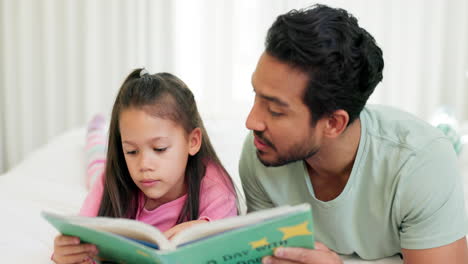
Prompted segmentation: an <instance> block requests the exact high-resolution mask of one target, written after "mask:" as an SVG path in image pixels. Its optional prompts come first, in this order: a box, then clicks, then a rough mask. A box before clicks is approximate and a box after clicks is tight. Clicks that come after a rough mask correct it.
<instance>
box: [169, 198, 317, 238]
mask: <svg viewBox="0 0 468 264" xmlns="http://www.w3.org/2000/svg"><path fill="white" fill-rule="evenodd" d="M309 207H310V206H309V205H308V204H306V205H304V204H302V205H297V206H289V205H286V206H281V207H276V208H272V209H267V210H262V211H257V212H252V213H249V214H247V215H243V216H234V217H230V218H225V219H221V220H216V221H213V222H208V223H205V224H199V225H194V226H191V227H189V228H187V229H185V230H182V231H181V232H180V233H178V234H177V235H175V237H174V238H173V239H172V240H171V242H172V243H173V244H174V245H175V246H178V245H181V244H185V243H187V242H190V241H193V240H197V239H200V238H203V237H207V236H211V235H214V234H217V233H221V232H225V231H228V230H232V229H236V228H240V227H243V226H247V225H251V224H255V223H259V222H262V221H265V220H267V219H271V218H276V217H280V216H284V215H287V214H290V213H293V212H298V211H307V210H308V209H309Z"/></svg>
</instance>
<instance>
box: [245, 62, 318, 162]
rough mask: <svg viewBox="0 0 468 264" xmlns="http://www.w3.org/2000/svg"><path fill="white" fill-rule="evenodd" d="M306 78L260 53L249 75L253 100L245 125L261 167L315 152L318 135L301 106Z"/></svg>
mask: <svg viewBox="0 0 468 264" xmlns="http://www.w3.org/2000/svg"><path fill="white" fill-rule="evenodd" d="M308 80H309V78H308V76H307V75H306V74H305V73H303V72H301V71H299V70H297V69H294V68H292V67H291V66H289V65H287V64H284V63H282V62H280V61H278V60H277V59H276V58H274V57H272V56H270V55H268V54H267V53H263V55H262V56H261V57H260V60H259V62H258V64H257V68H256V69H255V72H254V73H253V75H252V86H253V88H254V92H255V101H254V105H253V107H252V109H251V110H250V114H249V116H248V117H247V121H246V126H247V128H248V129H250V130H253V132H254V142H252V143H253V144H254V145H255V147H256V148H257V156H258V158H259V160H260V161H261V162H262V163H263V164H264V165H265V166H281V165H284V164H287V163H290V162H294V161H298V160H303V159H307V158H309V157H311V156H313V155H314V154H315V153H316V152H317V151H318V150H319V143H320V132H319V130H318V129H317V126H315V127H313V126H312V124H311V115H310V112H309V109H308V108H307V106H306V105H305V104H304V103H303V101H302V98H303V93H304V90H305V88H306V85H307V82H308Z"/></svg>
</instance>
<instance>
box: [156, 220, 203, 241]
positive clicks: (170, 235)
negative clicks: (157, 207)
mask: <svg viewBox="0 0 468 264" xmlns="http://www.w3.org/2000/svg"><path fill="white" fill-rule="evenodd" d="M207 222H208V221H206V220H193V221H188V222H184V223H182V224H178V225H176V226H173V227H172V228H171V229H169V230H167V231H166V232H164V235H165V236H166V237H167V239H172V238H173V237H174V236H175V235H176V234H177V233H179V232H180V231H182V230H184V229H186V228H188V227H190V226H193V225H197V224H203V223H207Z"/></svg>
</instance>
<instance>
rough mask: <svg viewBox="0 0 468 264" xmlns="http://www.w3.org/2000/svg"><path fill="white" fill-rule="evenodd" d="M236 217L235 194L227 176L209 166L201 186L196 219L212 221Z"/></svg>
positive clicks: (216, 168)
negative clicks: (198, 210)
mask: <svg viewBox="0 0 468 264" xmlns="http://www.w3.org/2000/svg"><path fill="white" fill-rule="evenodd" d="M236 215H237V200H236V192H235V188H234V186H233V185H232V182H231V180H230V178H229V176H228V175H226V173H225V172H224V170H222V169H220V168H218V167H216V166H215V165H214V164H210V165H209V166H207V169H206V173H205V177H204V178H203V181H202V184H201V190H200V212H199V217H198V219H199V220H207V221H212V220H217V219H222V218H226V217H230V216H236Z"/></svg>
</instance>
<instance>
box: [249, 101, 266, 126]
mask: <svg viewBox="0 0 468 264" xmlns="http://www.w3.org/2000/svg"><path fill="white" fill-rule="evenodd" d="M245 126H246V127H247V129H250V130H254V131H264V130H265V128H266V125H265V121H263V118H262V115H261V114H260V113H259V111H258V107H257V105H256V104H254V105H253V106H252V109H251V110H250V113H249V116H247V120H246V121H245Z"/></svg>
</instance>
